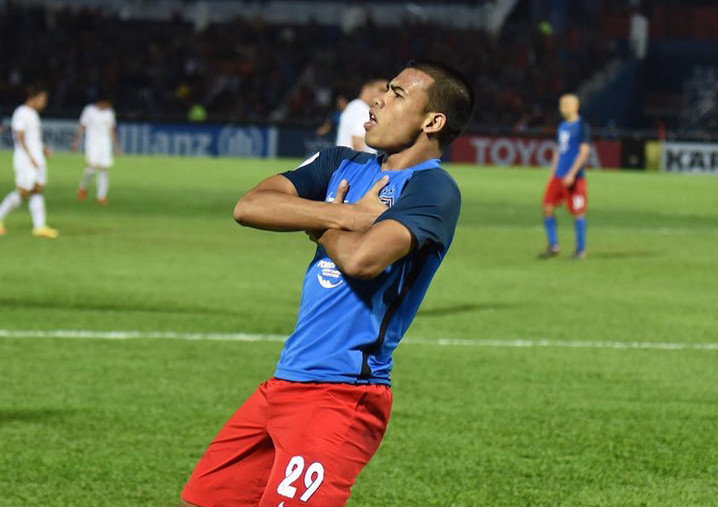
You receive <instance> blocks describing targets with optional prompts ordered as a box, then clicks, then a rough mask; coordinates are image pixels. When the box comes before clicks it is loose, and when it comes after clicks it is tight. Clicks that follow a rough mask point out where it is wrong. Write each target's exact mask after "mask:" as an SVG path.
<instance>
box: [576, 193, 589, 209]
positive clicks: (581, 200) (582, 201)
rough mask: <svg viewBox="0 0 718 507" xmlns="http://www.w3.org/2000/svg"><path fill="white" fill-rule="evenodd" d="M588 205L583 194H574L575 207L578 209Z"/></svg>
mask: <svg viewBox="0 0 718 507" xmlns="http://www.w3.org/2000/svg"><path fill="white" fill-rule="evenodd" d="M585 205H586V200H585V199H584V198H583V196H582V195H574V196H573V208H574V209H577V210H581V209H583V207H584V206H585Z"/></svg>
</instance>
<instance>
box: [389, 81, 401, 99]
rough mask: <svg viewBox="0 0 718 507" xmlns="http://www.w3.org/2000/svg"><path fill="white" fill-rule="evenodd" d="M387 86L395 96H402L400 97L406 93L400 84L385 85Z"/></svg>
mask: <svg viewBox="0 0 718 507" xmlns="http://www.w3.org/2000/svg"><path fill="white" fill-rule="evenodd" d="M387 86H388V87H389V89H390V90H391V91H393V92H394V96H395V97H397V98H402V99H403V98H404V94H405V93H406V92H405V91H404V88H402V87H401V86H396V85H393V84H389V85H387Z"/></svg>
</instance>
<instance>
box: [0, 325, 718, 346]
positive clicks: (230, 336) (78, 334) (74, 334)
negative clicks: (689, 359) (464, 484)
mask: <svg viewBox="0 0 718 507" xmlns="http://www.w3.org/2000/svg"><path fill="white" fill-rule="evenodd" d="M0 338H66V339H76V338H80V339H83V338H85V339H96V340H133V339H140V338H149V339H170V340H215V341H217V340H218V341H241V342H283V341H285V340H286V338H287V337H286V336H284V335H278V334H255V333H176V332H152V331H85V330H72V329H58V330H53V331H39V330H14V329H0ZM402 342H403V343H410V344H418V345H439V346H442V347H496V348H571V349H624V350H626V349H643V350H715V351H718V343H670V342H638V341H633V342H616V341H564V340H546V339H543V340H542V339H536V340H516V339H507V340H470V339H455V338H436V339H426V338H406V339H404V340H402Z"/></svg>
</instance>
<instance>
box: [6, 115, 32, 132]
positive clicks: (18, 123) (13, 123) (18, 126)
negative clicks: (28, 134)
mask: <svg viewBox="0 0 718 507" xmlns="http://www.w3.org/2000/svg"><path fill="white" fill-rule="evenodd" d="M27 120H28V118H27V114H25V111H23V110H19V111H16V112H15V114H13V115H12V119H11V120H10V128H11V129H12V130H13V131H16V132H24V131H25V130H27Z"/></svg>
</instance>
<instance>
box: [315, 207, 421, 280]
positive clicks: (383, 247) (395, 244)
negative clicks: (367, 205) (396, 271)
mask: <svg viewBox="0 0 718 507" xmlns="http://www.w3.org/2000/svg"><path fill="white" fill-rule="evenodd" d="M310 237H313V235H312V234H311V233H310ZM315 241H316V242H317V244H319V245H321V246H322V247H323V248H324V250H325V251H326V252H327V254H328V255H329V258H331V259H332V260H333V261H334V263H335V264H336V265H337V267H338V268H339V270H340V271H341V272H342V273H344V274H345V275H347V276H351V277H353V278H359V279H363V280H368V279H371V278H375V277H377V276H379V275H380V274H381V273H382V272H383V271H384V270H385V269H386V268H387V266H390V265H391V264H393V263H394V262H396V261H398V260H399V259H401V258H402V257H404V256H406V255H407V254H409V252H411V250H412V249H413V248H415V241H414V239H413V236H412V235H411V233H410V232H409V229H407V228H406V227H405V226H404V225H402V224H401V223H399V222H396V221H394V220H384V221H382V222H379V223H376V224H374V226H372V227H371V228H370V229H369V230H367V231H364V232H358V231H340V230H336V229H329V230H328V231H325V232H324V233H323V234H321V235H320V236H319V237H318V238H315Z"/></svg>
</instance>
